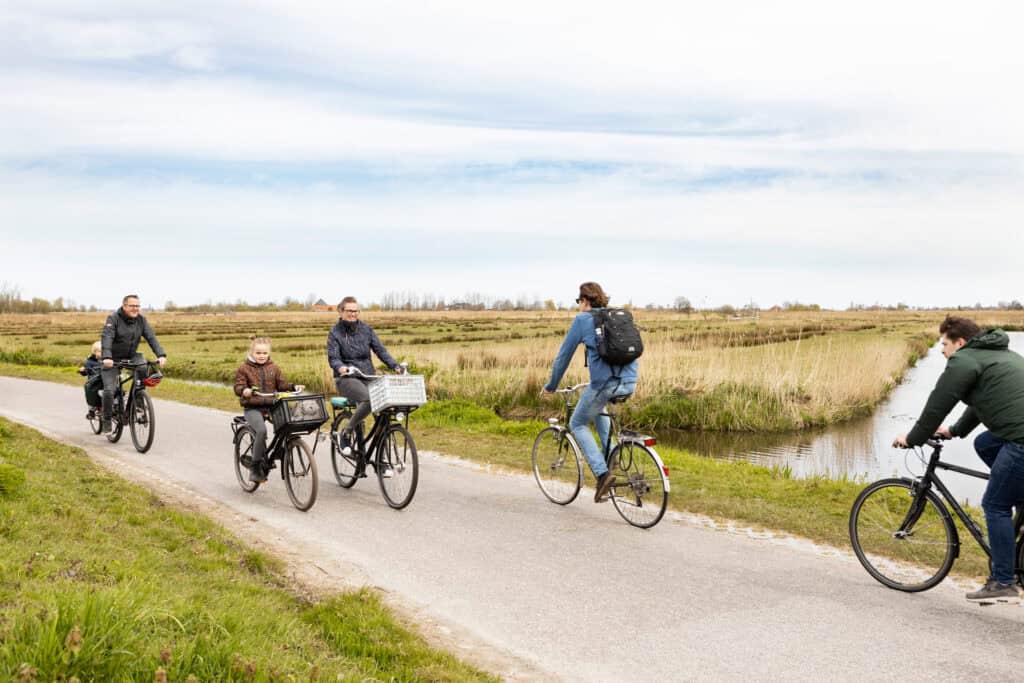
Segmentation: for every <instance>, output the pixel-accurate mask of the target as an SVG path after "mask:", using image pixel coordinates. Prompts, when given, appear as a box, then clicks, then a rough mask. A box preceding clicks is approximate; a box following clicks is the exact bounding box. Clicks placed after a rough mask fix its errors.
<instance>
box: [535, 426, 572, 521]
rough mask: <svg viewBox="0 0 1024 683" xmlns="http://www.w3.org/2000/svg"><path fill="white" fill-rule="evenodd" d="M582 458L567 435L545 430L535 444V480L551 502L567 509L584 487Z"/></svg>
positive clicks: (570, 437)
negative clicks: (565, 506) (566, 506)
mask: <svg viewBox="0 0 1024 683" xmlns="http://www.w3.org/2000/svg"><path fill="white" fill-rule="evenodd" d="M582 461H583V457H582V455H581V454H580V447H579V446H577V445H576V440H575V439H574V438H572V436H571V435H570V434H569V432H568V431H566V430H563V429H558V428H556V427H546V428H544V429H542V430H541V432H540V434H538V435H537V438H536V439H535V440H534V442H533V476H534V478H535V479H536V480H537V486H539V487H540V490H541V492H543V494H544V495H545V496H547V498H548V500H550V501H551V502H552V503H557V504H558V505H568V504H569V503H571V502H573V501H574V500H576V496H578V495H579V493H580V487H581V486H582V485H583V464H582Z"/></svg>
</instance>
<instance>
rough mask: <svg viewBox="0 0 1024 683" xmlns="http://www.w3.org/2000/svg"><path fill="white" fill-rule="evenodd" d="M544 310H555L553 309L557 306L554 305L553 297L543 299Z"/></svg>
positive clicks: (556, 308)
mask: <svg viewBox="0 0 1024 683" xmlns="http://www.w3.org/2000/svg"><path fill="white" fill-rule="evenodd" d="M544 310H545V311H555V310H558V306H556V305H555V300H554V299H545V300H544Z"/></svg>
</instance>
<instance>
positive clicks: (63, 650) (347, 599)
mask: <svg viewBox="0 0 1024 683" xmlns="http://www.w3.org/2000/svg"><path fill="white" fill-rule="evenodd" d="M0 462H2V463H3V464H4V465H5V466H7V467H10V468H14V469H16V470H18V471H20V472H22V473H23V475H24V480H23V482H22V485H21V486H20V487H18V488H17V489H16V490H14V491H13V492H12V493H10V494H7V493H4V494H0V679H3V680H19V679H20V680H46V681H51V680H71V678H72V677H77V679H79V680H82V681H89V680H95V681H138V680H172V681H186V680H200V681H211V680H216V681H285V680H303V681H306V680H312V681H316V680H323V681H335V680H345V681H364V680H395V681H412V680H441V681H471V680H493V679H492V678H491V677H489V676H487V675H486V674H483V673H481V672H479V671H476V670H474V669H472V668H470V667H468V666H466V665H464V664H462V663H460V662H459V661H458V660H456V659H455V658H454V657H452V656H451V655H448V654H445V653H443V652H440V651H438V650H436V649H433V648H431V647H429V646H428V645H426V644H425V643H424V641H423V640H422V639H421V638H420V637H419V636H417V635H416V634H414V633H412V632H410V631H409V630H408V629H407V628H405V627H403V626H402V625H400V624H399V623H398V622H397V621H396V619H395V618H394V617H393V616H392V615H391V613H390V612H389V611H388V610H387V609H386V608H385V607H384V606H383V605H382V604H381V601H380V600H379V599H378V598H377V597H376V595H375V594H374V593H373V592H371V591H368V590H363V591H358V592H350V593H345V594H339V595H334V596H332V597H328V598H325V599H323V600H319V601H316V600H314V601H311V600H310V598H308V597H301V596H299V595H298V594H297V593H296V592H293V591H292V590H289V587H290V586H289V579H288V578H287V577H286V576H285V574H284V573H283V571H282V570H283V567H282V566H281V563H280V562H279V561H278V560H276V559H275V558H273V557H271V556H269V555H266V554H263V553H260V552H257V551H254V550H251V549H249V548H247V547H246V546H245V545H244V544H242V543H241V542H240V541H239V540H238V539H236V538H234V537H233V536H232V535H231V534H229V533H227V532H226V531H225V530H223V529H222V528H220V527H218V526H217V525H216V524H214V523H213V522H211V521H209V520H208V519H206V518H204V517H202V516H200V515H196V514H191V513H186V512H181V511H178V510H175V509H172V508H170V507H168V506H166V505H164V504H163V503H162V502H161V501H160V500H159V499H158V498H157V497H156V496H154V495H153V494H151V493H149V492H147V491H146V490H144V489H143V488H141V487H139V486H135V485H132V484H128V483H126V482H124V481H122V480H120V479H118V478H117V477H115V476H113V475H111V474H109V473H107V472H106V471H105V470H104V469H102V468H101V467H99V466H98V465H96V464H94V463H93V462H92V461H91V460H90V459H89V458H88V457H87V456H86V455H85V454H84V453H83V452H82V451H81V450H79V449H76V448H70V447H67V446H63V445H61V444H57V443H55V442H53V441H50V440H48V439H46V438H44V437H42V436H41V435H39V434H38V433H36V432H34V431H32V430H30V429H27V428H24V427H20V426H17V425H14V424H13V423H10V422H8V421H6V420H0ZM192 677H194V678H192Z"/></svg>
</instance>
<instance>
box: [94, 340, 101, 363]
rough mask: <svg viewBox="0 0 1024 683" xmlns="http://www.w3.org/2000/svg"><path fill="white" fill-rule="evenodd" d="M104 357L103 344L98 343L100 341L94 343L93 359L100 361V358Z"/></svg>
mask: <svg viewBox="0 0 1024 683" xmlns="http://www.w3.org/2000/svg"><path fill="white" fill-rule="evenodd" d="M102 355H103V342H98V341H97V342H93V343H92V357H93V358H95V359H96V360H99V359H100V356H102Z"/></svg>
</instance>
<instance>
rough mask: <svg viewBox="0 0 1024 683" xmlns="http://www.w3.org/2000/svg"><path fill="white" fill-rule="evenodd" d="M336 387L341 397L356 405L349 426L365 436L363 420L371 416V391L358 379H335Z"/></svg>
mask: <svg viewBox="0 0 1024 683" xmlns="http://www.w3.org/2000/svg"><path fill="white" fill-rule="evenodd" d="M334 387H335V388H336V389H337V390H338V395H339V396H344V397H345V398H347V399H348V400H350V401H352V402H353V403H355V404H356V410H355V412H354V413H352V419H351V420H350V421H349V424H350V425H351V426H352V428H354V429H357V430H358V433H359V434H363V420H365V419H366V416H367V415H369V414H370V390H369V389H368V388H367V387H366V382H364V381H363V380H361V379H358V378H356V377H335V378H334Z"/></svg>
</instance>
